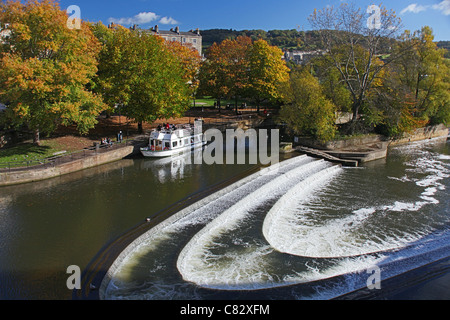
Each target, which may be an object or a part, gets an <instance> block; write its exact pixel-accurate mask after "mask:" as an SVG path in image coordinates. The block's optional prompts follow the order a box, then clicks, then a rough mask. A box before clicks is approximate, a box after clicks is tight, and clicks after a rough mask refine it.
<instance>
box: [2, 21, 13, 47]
mask: <svg viewBox="0 0 450 320" xmlns="http://www.w3.org/2000/svg"><path fill="white" fill-rule="evenodd" d="M6 27H8V25H6ZM10 34H11V30H8V29H0V44H1V43H4V42H5V40H4V39H5V38H6V37H8V36H9V35H10Z"/></svg>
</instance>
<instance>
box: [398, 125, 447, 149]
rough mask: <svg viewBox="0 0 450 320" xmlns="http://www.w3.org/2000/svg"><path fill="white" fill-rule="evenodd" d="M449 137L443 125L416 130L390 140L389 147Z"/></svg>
mask: <svg viewBox="0 0 450 320" xmlns="http://www.w3.org/2000/svg"><path fill="white" fill-rule="evenodd" d="M448 135H449V128H448V127H446V126H445V125H443V124H440V125H437V126H430V127H425V128H420V129H416V130H415V131H414V132H413V133H409V134H404V135H403V137H402V138H400V139H395V140H392V141H391V143H390V145H399V144H404V143H408V142H414V141H421V140H428V139H433V138H439V137H442V138H443V139H445V138H446V137H448Z"/></svg>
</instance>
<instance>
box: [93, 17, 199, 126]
mask: <svg viewBox="0 0 450 320" xmlns="http://www.w3.org/2000/svg"><path fill="white" fill-rule="evenodd" d="M94 33H95V34H96V35H97V36H98V37H99V39H101V40H100V41H102V43H103V48H102V51H101V54H100V64H99V72H98V77H97V80H96V84H97V86H96V91H97V92H99V93H101V94H102V95H103V97H104V99H105V101H107V103H108V104H109V105H110V106H114V105H116V104H120V105H122V106H123V107H122V114H124V115H126V116H127V117H129V118H130V119H133V120H134V121H136V122H137V123H138V128H139V131H140V132H141V131H142V123H143V122H153V121H155V120H156V119H158V118H170V117H179V116H182V115H183V113H184V112H185V111H186V110H187V109H188V108H189V106H190V101H191V93H192V91H191V87H190V84H189V83H188V82H189V77H190V75H189V73H188V72H187V71H186V69H185V67H186V65H183V62H184V60H183V59H181V58H180V57H179V56H177V55H175V54H174V49H169V48H168V46H166V45H165V44H164V40H163V39H162V38H160V37H157V36H154V35H152V34H150V33H148V32H146V31H145V30H130V29H126V28H123V27H121V26H117V27H115V28H112V29H109V30H108V28H106V27H105V26H104V25H103V24H101V23H98V24H96V25H95V26H94Z"/></svg>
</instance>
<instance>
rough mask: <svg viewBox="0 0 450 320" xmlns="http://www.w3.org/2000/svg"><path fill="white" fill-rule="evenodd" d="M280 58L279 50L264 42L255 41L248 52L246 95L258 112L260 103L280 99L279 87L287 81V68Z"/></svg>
mask: <svg viewBox="0 0 450 320" xmlns="http://www.w3.org/2000/svg"><path fill="white" fill-rule="evenodd" d="M282 56H283V52H282V51H281V49H279V48H278V47H275V46H270V45H269V44H268V43H267V42H266V41H265V40H258V41H255V42H254V43H253V45H252V47H251V48H250V50H249V53H248V60H249V63H248V66H249V67H248V72H249V77H248V78H249V82H248V86H247V95H248V96H249V97H251V98H253V99H254V100H255V101H256V104H257V108H258V112H259V108H260V103H261V102H262V101H264V100H276V99H279V98H280V97H281V96H280V94H279V85H280V84H282V83H284V82H286V81H288V79H289V68H288V67H287V66H286V63H285V62H284V61H283V60H282Z"/></svg>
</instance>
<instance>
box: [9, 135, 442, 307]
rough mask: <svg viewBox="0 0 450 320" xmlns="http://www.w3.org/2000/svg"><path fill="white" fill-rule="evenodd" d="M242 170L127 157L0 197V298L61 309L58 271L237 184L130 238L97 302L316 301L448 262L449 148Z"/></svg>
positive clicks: (62, 277) (435, 144)
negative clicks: (376, 275)
mask: <svg viewBox="0 0 450 320" xmlns="http://www.w3.org/2000/svg"><path fill="white" fill-rule="evenodd" d="M291 156H292V155H290V157H291ZM252 167H253V166H250V165H212V166H208V165H194V164H188V163H187V162H186V159H184V158H183V157H180V158H178V159H176V160H174V161H171V162H165V161H160V160H157V161H155V160H149V159H141V158H137V159H133V160H123V161H119V162H117V163H114V164H109V165H105V166H101V167H98V168H94V169H90V170H85V171H82V172H79V173H75V174H71V175H67V176H64V177H61V178H57V179H52V180H48V181H42V182H36V183H31V184H26V185H21V186H13V187H5V188H0V222H1V223H0V298H2V299H70V298H71V295H72V292H71V291H70V290H68V289H67V287H66V280H67V277H68V274H67V273H66V269H67V267H68V266H69V265H78V266H80V267H81V269H83V268H86V267H87V266H88V264H89V262H90V261H91V259H93V257H94V256H95V255H96V254H97V253H98V252H99V251H101V250H102V248H103V247H104V246H105V244H107V243H109V242H111V241H112V240H114V239H116V238H117V237H119V236H121V235H122V234H123V233H125V232H126V231H127V230H129V229H131V228H133V227H134V226H136V225H138V224H140V223H142V221H143V220H145V218H146V217H153V216H156V215H157V214H158V212H160V211H162V210H164V209H165V208H167V207H169V206H170V205H172V204H173V203H176V202H178V201H180V200H182V199H184V198H186V197H189V196H191V195H192V194H194V193H195V192H199V191H204V190H208V189H210V188H211V187H212V186H213V185H215V184H216V183H218V182H221V181H224V180H227V179H229V178H231V177H234V176H236V175H238V174H248V176H247V177H246V178H244V179H243V180H240V181H239V182H236V183H234V184H232V185H231V186H229V187H227V188H226V189H224V190H222V191H219V192H218V193H214V194H212V195H210V196H208V197H207V198H205V199H203V200H202V201H200V202H198V203H195V204H193V205H191V206H189V207H188V208H185V209H184V210H182V211H181V212H179V213H178V214H175V215H173V216H172V217H169V218H168V219H167V220H165V221H163V222H162V223H160V224H159V225H157V226H155V227H154V228H153V229H151V230H150V231H149V232H148V233H146V234H145V235H143V236H142V238H140V239H138V240H137V241H136V242H135V243H134V250H132V251H131V252H130V253H129V254H127V255H124V256H121V257H120V259H119V260H118V261H117V262H116V267H118V269H117V271H116V272H115V273H114V274H113V277H112V279H111V281H110V282H109V285H108V287H107V290H106V291H105V292H103V296H104V298H106V299H209V298H211V299H215V298H226V299H239V298H271V299H297V298H298V299H328V298H333V297H337V296H340V295H343V294H346V293H348V292H351V291H353V290H356V289H359V288H363V287H365V286H366V281H367V278H368V274H367V273H366V270H367V268H370V267H372V266H374V265H377V266H379V267H380V268H381V276H382V279H383V282H382V284H384V283H390V282H388V281H390V280H389V279H395V278H396V277H395V276H397V275H398V274H401V273H404V272H406V271H409V270H412V269H415V268H417V267H421V266H423V265H426V264H429V263H432V262H434V261H439V260H441V259H444V258H448V256H449V252H450V250H449V248H450V230H449V227H450V222H449V204H450V199H449V197H448V190H449V188H450V147H449V143H446V142H442V141H441V142H439V141H436V140H433V141H426V142H421V143H412V144H408V145H405V146H399V147H395V148H393V149H391V150H390V152H389V156H388V158H387V159H386V160H382V161H376V162H373V163H369V164H368V165H366V166H363V167H361V168H356V169H355V168H340V167H336V166H335V165H333V164H331V163H328V162H325V161H321V160H317V159H313V158H311V157H307V156H298V157H292V158H289V157H288V159H287V160H285V161H283V162H282V163H281V165H280V166H279V167H274V168H270V169H264V170H262V171H258V172H256V173H253V175H250V173H247V171H248V170H249V169H251V168H252ZM444 264H445V263H444ZM445 265H447V264H445ZM392 277H394V278H392ZM421 277H423V273H422V274H419V275H417V276H415V279H421ZM384 279H388V280H386V281H385V280H384ZM417 281H419V282H420V280H417ZM417 281H416V282H417ZM427 283H428V281H427ZM440 285H441V287H440V291H439V292H441V293H442V294H443V295H444V298H450V287H449V286H448V284H447V285H445V284H440ZM442 285H443V286H444V287H442ZM428 289H429V290H428V291H430V290H431V291H433V290H434V291H436V288H433V287H432V288H428ZM445 295H446V296H445ZM424 296H426V293H423V292H422V293H417V294H416V295H415V296H414V295H411V292H410V293H409V296H408V298H411V299H414V298H421V297H424Z"/></svg>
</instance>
